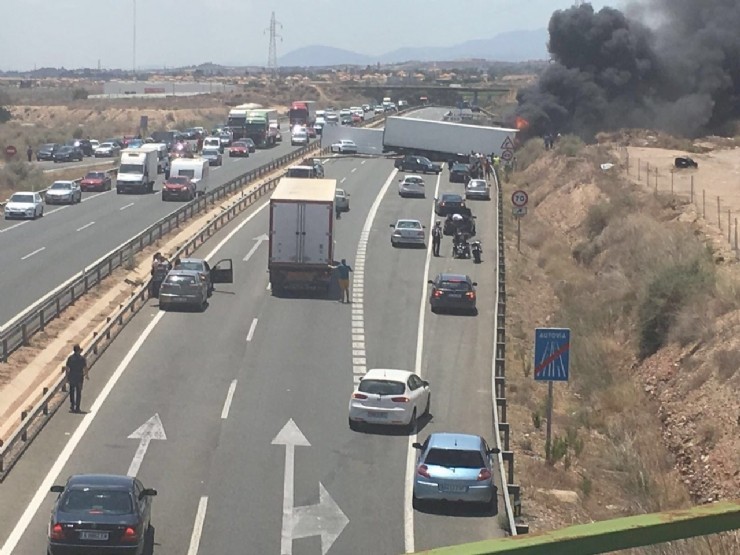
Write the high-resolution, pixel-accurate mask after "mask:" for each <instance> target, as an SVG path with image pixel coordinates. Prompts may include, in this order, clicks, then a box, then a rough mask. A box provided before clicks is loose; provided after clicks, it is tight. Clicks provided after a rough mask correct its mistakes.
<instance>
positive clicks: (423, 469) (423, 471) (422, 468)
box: [416, 464, 431, 478]
mask: <svg viewBox="0 0 740 555" xmlns="http://www.w3.org/2000/svg"><path fill="white" fill-rule="evenodd" d="M416 473H417V474H418V475H419V476H424V478H431V476H430V475H429V468H428V467H427V465H425V464H420V465H419V467H418V468H417V469H416Z"/></svg>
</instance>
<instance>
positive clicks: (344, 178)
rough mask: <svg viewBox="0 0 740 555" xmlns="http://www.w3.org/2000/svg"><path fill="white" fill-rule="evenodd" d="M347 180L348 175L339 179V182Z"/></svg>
mask: <svg viewBox="0 0 740 555" xmlns="http://www.w3.org/2000/svg"><path fill="white" fill-rule="evenodd" d="M346 180H347V178H346V177H343V178H342V179H340V180H339V183H344V182H345V181H346Z"/></svg>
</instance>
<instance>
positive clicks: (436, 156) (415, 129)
mask: <svg viewBox="0 0 740 555" xmlns="http://www.w3.org/2000/svg"><path fill="white" fill-rule="evenodd" d="M517 132H518V131H517V130H516V129H506V128H504V127H486V126H482V125H466V124H462V123H451V122H446V121H433V120H425V119H415V118H405V117H401V116H392V117H389V118H387V119H386V120H385V129H384V131H383V152H396V153H398V154H417V155H419V156H426V157H427V158H430V159H432V160H444V161H447V160H448V159H449V157H450V156H451V155H455V154H470V152H471V151H473V152H480V153H482V154H496V155H498V156H500V155H501V152H502V151H503V150H504V146H508V145H509V144H512V145H513V144H514V142H515V140H516V134H517Z"/></svg>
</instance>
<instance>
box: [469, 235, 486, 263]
mask: <svg viewBox="0 0 740 555" xmlns="http://www.w3.org/2000/svg"><path fill="white" fill-rule="evenodd" d="M470 250H471V251H472V253H473V261H474V262H475V263H476V264H480V259H481V255H482V254H483V247H482V246H481V244H480V241H473V243H472V245H471V246H470Z"/></svg>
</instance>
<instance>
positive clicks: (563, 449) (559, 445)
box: [550, 436, 568, 466]
mask: <svg viewBox="0 0 740 555" xmlns="http://www.w3.org/2000/svg"><path fill="white" fill-rule="evenodd" d="M567 454H568V440H567V439H566V438H563V437H560V436H555V437H554V438H553V439H552V445H551V446H550V464H551V465H553V466H554V465H555V464H557V462H558V461H560V460H562V459H563V458H564V457H565V456H566V455H567Z"/></svg>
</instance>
